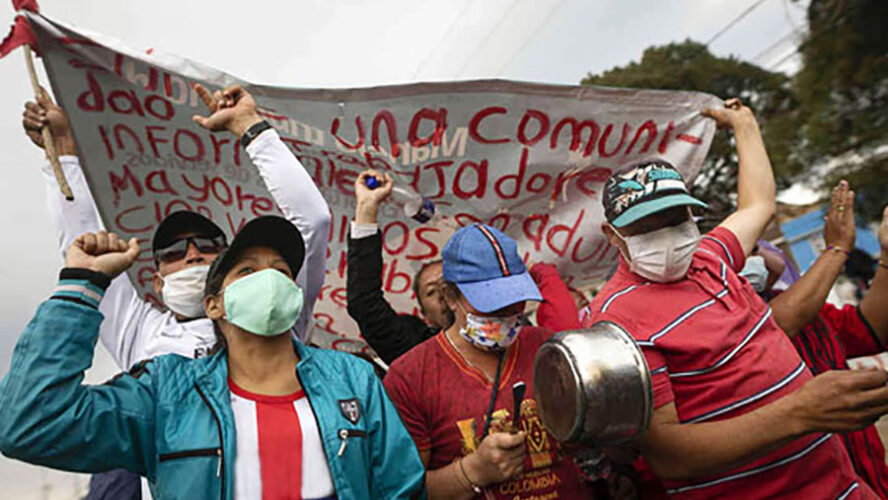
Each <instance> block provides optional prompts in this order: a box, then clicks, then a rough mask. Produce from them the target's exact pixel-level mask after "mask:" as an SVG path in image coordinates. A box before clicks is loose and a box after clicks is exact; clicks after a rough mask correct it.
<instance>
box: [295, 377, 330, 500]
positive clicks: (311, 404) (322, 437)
mask: <svg viewBox="0 0 888 500" xmlns="http://www.w3.org/2000/svg"><path fill="white" fill-rule="evenodd" d="M293 371H294V372H296V380H298V381H299V385H301V386H302V390H303V391H304V392H305V400H306V401H308V406H309V407H310V408H311V413H312V414H313V415H314V418H315V422H316V424H317V426H318V434H319V436H318V437H319V438H320V441H321V449H323V450H324V457H329V456H330V455H328V454H327V443H325V440H324V435H323V434H322V431H321V420H320V419H319V418H318V412H317V411H315V408H314V404H313V403H312V402H311V396H309V395H308V391H306V390H305V384H303V383H302V377H300V376H299V370H298V369H294V370H293ZM328 461H329V459H328ZM329 465H330V464H329V463H328V466H329ZM330 476H331V477H330V478H331V479H332V480H333V481H332V482H333V493H334V494H336V478H335V477H333V471H332V470H331V471H330ZM334 496H335V495H334Z"/></svg>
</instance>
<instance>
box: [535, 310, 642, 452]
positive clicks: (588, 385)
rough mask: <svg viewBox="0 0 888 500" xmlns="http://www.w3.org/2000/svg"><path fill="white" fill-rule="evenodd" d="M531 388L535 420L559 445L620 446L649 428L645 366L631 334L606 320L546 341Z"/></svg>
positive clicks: (539, 352)
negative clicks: (538, 417)
mask: <svg viewBox="0 0 888 500" xmlns="http://www.w3.org/2000/svg"><path fill="white" fill-rule="evenodd" d="M533 385H534V392H535V394H536V396H535V398H536V402H537V407H538V409H539V413H540V419H541V420H542V422H543V425H544V426H545V427H546V429H547V430H548V431H549V433H550V434H551V435H552V436H553V437H555V439H557V440H559V441H562V442H567V443H578V442H582V443H586V444H591V445H594V446H596V447H603V446H613V445H618V444H624V443H627V442H630V441H632V440H634V439H636V438H639V437H641V436H642V435H643V434H644V432H645V431H647V428H648V425H649V424H650V420H651V411H652V408H653V393H652V391H651V374H650V370H648V366H647V362H645V360H644V355H643V354H642V352H641V348H639V347H638V345H637V344H636V343H635V341H634V340H633V339H632V336H631V335H629V333H627V332H626V330H623V328H621V327H620V326H618V325H616V324H615V323H611V322H610V321H600V322H598V323H595V324H594V325H592V326H591V327H590V328H585V329H582V330H572V331H567V332H561V333H559V334H557V335H555V336H554V337H552V338H551V339H549V340H548V341H546V342H545V343H544V344H543V345H542V346H540V349H539V351H538V352H537V354H536V359H535V360H534V364H533Z"/></svg>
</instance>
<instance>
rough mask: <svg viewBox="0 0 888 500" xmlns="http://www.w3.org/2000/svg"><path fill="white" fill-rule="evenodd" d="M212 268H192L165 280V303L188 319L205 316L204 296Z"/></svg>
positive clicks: (172, 274) (162, 291)
mask: <svg viewBox="0 0 888 500" xmlns="http://www.w3.org/2000/svg"><path fill="white" fill-rule="evenodd" d="M209 271H210V266H192V267H189V268H186V269H183V270H181V271H176V272H174V273H171V274H168V275H166V276H164V277H163V278H161V279H163V288H162V289H161V295H163V303H164V304H165V305H166V306H167V307H169V308H170V310H171V311H173V312H174V313H176V314H179V315H182V316H185V317H186V318H200V317H202V316H203V315H204V308H203V294H204V286H205V285H206V281H207V273H208V272H209Z"/></svg>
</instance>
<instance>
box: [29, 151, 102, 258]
mask: <svg viewBox="0 0 888 500" xmlns="http://www.w3.org/2000/svg"><path fill="white" fill-rule="evenodd" d="M59 162H60V163H61V165H62V170H63V171H64V173H65V178H66V179H67V180H68V185H70V186H71V192H72V193H74V200H73V201H68V200H66V199H65V197H64V196H63V195H62V194H61V193H60V191H59V185H58V182H57V181H56V178H55V175H54V174H53V173H52V169H51V167H50V166H49V161H47V162H46V164H45V165H44V167H43V180H44V183H45V187H46V189H45V191H46V206H47V209H48V210H49V216H50V218H51V219H52V222H53V225H55V229H56V234H57V237H58V244H59V250H60V251H61V253H62V255H64V254H65V252H66V251H67V250H68V247H69V246H71V243H72V242H73V241H74V240H75V239H76V238H77V237H78V236H80V235H81V234H83V233H91V232H96V231H98V230H99V229H101V228H102V227H101V226H102V224H101V222H99V216H98V214H97V211H96V203H95V200H94V199H93V196H92V193H91V192H90V190H89V186H88V185H87V184H86V178H85V176H84V175H83V170H82V169H81V168H80V161H79V159H78V158H77V157H76V156H70V155H66V156H60V157H59Z"/></svg>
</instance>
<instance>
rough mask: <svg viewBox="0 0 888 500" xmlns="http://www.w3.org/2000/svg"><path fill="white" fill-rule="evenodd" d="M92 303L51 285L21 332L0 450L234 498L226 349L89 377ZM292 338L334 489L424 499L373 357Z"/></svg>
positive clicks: (198, 494)
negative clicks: (88, 381)
mask: <svg viewBox="0 0 888 500" xmlns="http://www.w3.org/2000/svg"><path fill="white" fill-rule="evenodd" d="M87 286H88V285H87ZM70 288H71V287H70V286H69V287H68V289H69V290H70ZM65 293H69V292H65ZM69 295H70V293H69ZM89 302H91V301H90V300H86V301H83V300H76V299H75V301H72V300H71V297H70V296H69V297H64V298H59V292H58V291H57V293H56V295H55V296H54V297H53V298H51V299H49V300H47V301H46V302H44V303H43V304H41V305H40V308H39V309H38V310H37V313H36V315H35V316H34V318H33V319H32V320H31V322H30V323H29V324H28V326H27V328H26V329H25V332H24V333H23V334H22V336H21V338H20V339H19V341H18V344H17V345H16V347H15V352H14V353H13V356H12V362H11V364H10V369H9V373H8V374H7V375H6V377H5V378H4V379H3V381H2V382H0V451H2V452H3V454H4V455H6V456H8V457H11V458H16V459H19V460H24V461H26V462H30V463H33V464H38V465H44V466H47V467H52V468H55V469H62V470H69V471H78V472H100V471H106V470H111V469H117V468H123V469H128V470H131V471H133V472H135V473H137V474H140V475H143V476H146V477H148V480H149V482H150V484H151V489H152V493H153V495H154V498H155V500H168V499H183V500H184V499H187V500H196V499H216V498H218V499H222V500H233V498H234V480H233V479H234V458H235V455H236V454H237V450H236V449H235V442H236V439H235V426H234V416H233V414H232V411H231V407H230V404H229V401H230V394H229V390H228V383H227V379H228V363H227V362H226V355H225V351H224V349H223V350H220V352H217V353H216V354H214V355H212V356H209V357H206V358H201V359H196V360H192V359H188V358H184V357H181V356H178V355H166V356H160V357H158V358H155V359H153V360H151V361H149V362H147V363H141V364H139V365H138V366H137V367H136V368H135V369H134V370H133V371H131V372H130V373H128V374H122V375H119V376H118V377H116V378H115V379H113V380H111V381H109V382H107V383H105V384H103V385H99V386H90V385H85V384H83V383H82V381H83V372H84V370H86V369H87V368H89V367H90V365H91V364H92V359H93V352H94V350H95V344H96V337H97V335H98V331H99V324H100V323H101V322H102V314H101V313H99V311H98V310H96V309H95V308H94V307H92V304H90V303H89ZM94 302H95V304H96V305H97V301H94ZM295 346H296V350H297V352H298V354H299V358H300V360H301V361H300V362H299V363H298V365H297V367H296V373H297V375H298V376H299V379H300V381H301V382H302V385H303V388H304V391H305V393H306V395H307V396H308V399H309V402H310V403H311V407H312V409H313V410H314V413H315V417H316V418H317V421H318V427H319V430H320V435H321V439H322V442H323V445H324V450H325V452H326V456H327V462H328V465H329V468H330V474H331V475H332V478H333V485H334V487H335V488H336V495H337V497H338V498H339V499H368V500H369V499H373V500H377V499H395V498H424V497H425V494H426V493H425V486H424V480H425V470H424V468H423V465H422V462H421V461H420V458H419V454H418V452H417V450H416V447H415V446H414V444H413V441H412V440H411V438H410V436H409V435H408V434H407V431H406V429H405V428H404V425H403V424H402V423H401V420H400V418H399V417H398V413H397V411H396V410H395V408H394V406H393V405H392V403H391V401H390V400H389V398H388V396H387V395H386V394H385V390H384V389H383V386H382V383H380V381H379V379H378V378H377V377H376V376H375V374H374V373H373V369H372V368H371V366H370V365H369V363H366V362H364V361H362V360H360V359H358V358H356V357H354V356H351V355H348V354H343V353H338V352H333V351H328V350H321V349H314V348H310V347H306V346H304V345H302V344H300V343H298V342H296V343H295ZM354 401H357V406H358V408H359V412H358V415H356V414H355V412H354ZM341 403H342V404H341ZM356 416H357V418H355V417H356ZM349 417H351V418H349ZM343 442H345V446H344V447H343Z"/></svg>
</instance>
